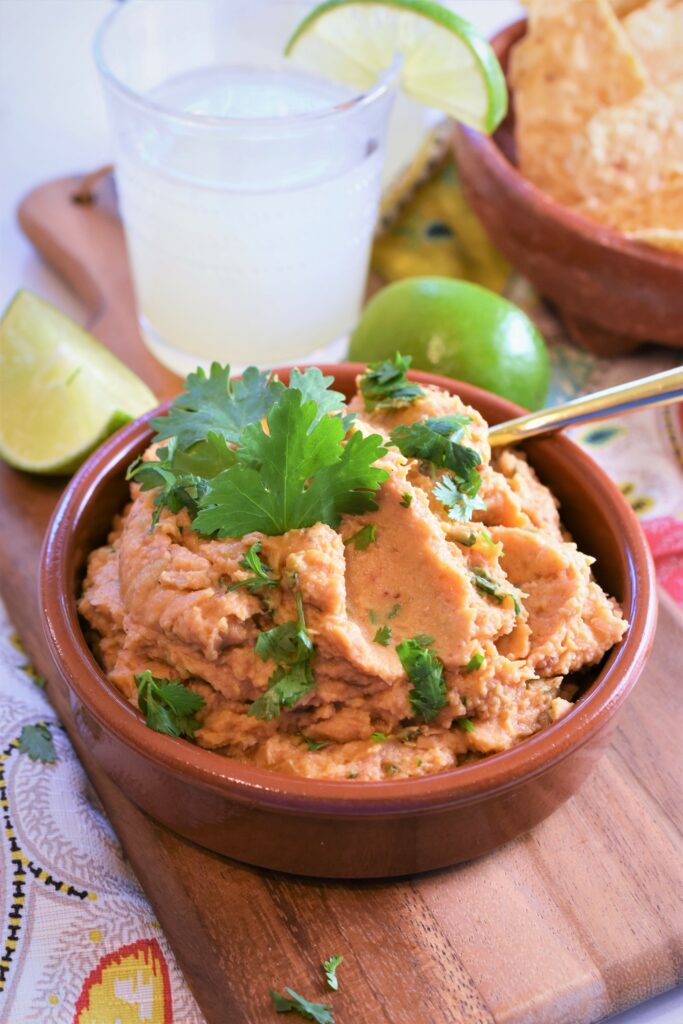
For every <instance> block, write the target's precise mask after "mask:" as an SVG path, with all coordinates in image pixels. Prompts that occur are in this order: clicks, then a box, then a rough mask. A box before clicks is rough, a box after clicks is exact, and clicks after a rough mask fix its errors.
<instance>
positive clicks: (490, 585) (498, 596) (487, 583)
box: [470, 569, 522, 615]
mask: <svg viewBox="0 0 683 1024" xmlns="http://www.w3.org/2000/svg"><path fill="white" fill-rule="evenodd" d="M470 575H471V576H472V579H473V581H474V585H475V587H476V588H477V590H478V591H479V593H480V594H483V595H484V596H485V597H492V598H493V600H494V601H497V602H498V604H502V603H503V601H505V599H506V598H510V600H511V601H512V605H513V607H514V609H515V615H519V614H520V612H521V611H522V608H521V605H520V603H519V601H518V600H517V598H516V596H515V595H514V594H511V593H510V592H509V591H505V590H501V589H500V587H499V585H498V584H497V583H496V581H495V580H494V579H491V577H490V576H489V574H488V573H487V572H485V571H484V570H483V569H471V570H470Z"/></svg>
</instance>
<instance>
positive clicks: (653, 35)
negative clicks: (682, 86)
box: [623, 0, 683, 85]
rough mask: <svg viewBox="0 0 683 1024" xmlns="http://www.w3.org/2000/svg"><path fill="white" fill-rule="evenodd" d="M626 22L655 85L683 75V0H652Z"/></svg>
mask: <svg viewBox="0 0 683 1024" xmlns="http://www.w3.org/2000/svg"><path fill="white" fill-rule="evenodd" d="M623 25H624V28H625V29H626V32H627V33H628V37H629V39H630V40H631V42H632V43H633V47H634V49H635V51H636V53H637V54H638V55H639V56H640V58H641V60H642V61H643V64H644V65H645V67H646V68H647V72H648V74H649V76H650V80H651V81H652V83H653V84H654V85H666V84H667V83H668V82H673V81H674V80H675V79H677V78H682V77H683V0H651V3H649V4H647V5H646V6H645V7H641V8H639V9H638V10H637V11H634V12H633V13H632V14H629V15H628V17H627V18H624V21H623Z"/></svg>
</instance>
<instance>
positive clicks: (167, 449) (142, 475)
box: [127, 363, 353, 528]
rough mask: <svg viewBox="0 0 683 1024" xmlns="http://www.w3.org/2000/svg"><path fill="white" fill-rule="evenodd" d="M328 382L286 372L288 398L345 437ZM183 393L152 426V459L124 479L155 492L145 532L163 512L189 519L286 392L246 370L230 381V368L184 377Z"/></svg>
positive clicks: (339, 402)
mask: <svg viewBox="0 0 683 1024" xmlns="http://www.w3.org/2000/svg"><path fill="white" fill-rule="evenodd" d="M332 381H333V378H332V377H330V376H324V375H323V374H322V373H321V371H320V370H319V369H317V368H316V367H311V368H309V369H306V370H304V371H300V370H296V369H294V370H292V371H291V373H290V379H289V390H292V391H297V392H298V393H299V394H300V395H301V399H302V402H309V401H310V402H313V403H314V405H315V408H316V415H315V421H316V422H317V420H319V419H321V418H322V417H325V416H328V415H336V417H337V418H338V419H340V421H341V422H342V424H343V426H344V429H348V426H349V423H350V420H351V419H352V418H353V417H351V416H348V415H347V416H344V417H342V416H341V411H342V410H343V408H344V396H343V395H342V394H341V393H340V392H338V391H332V390H330V384H331V383H332ZM185 388H186V390H185V391H184V392H183V394H182V395H180V396H179V397H178V398H177V399H176V400H175V401H174V403H173V405H172V406H171V408H170V410H169V412H168V413H167V414H166V415H164V416H158V417H156V418H155V419H154V420H152V423H151V425H152V427H153V428H154V430H155V431H156V434H155V436H154V441H155V442H160V441H168V444H166V445H164V446H163V447H160V448H158V449H157V452H156V459H154V460H148V461H145V462H143V461H142V460H141V459H137V460H136V461H135V462H134V463H133V464H132V465H131V466H130V468H129V470H128V474H127V479H129V480H137V481H138V482H139V483H140V485H141V487H142V489H143V490H145V491H147V490H156V491H157V494H156V495H155V498H154V506H155V511H154V517H153V521H152V528H153V527H154V526H155V525H156V523H157V522H158V519H159V516H160V515H161V512H162V511H163V509H164V508H168V509H169V510H170V511H171V512H173V513H177V512H179V511H180V510H181V509H183V508H186V509H187V510H188V513H189V515H190V518H191V519H194V518H195V517H196V516H197V514H198V512H199V502H200V499H201V498H202V497H203V496H204V495H205V494H206V493H207V491H208V490H209V485H210V481H211V480H213V479H214V478H215V477H217V476H218V475H219V474H220V473H221V472H223V471H224V470H226V469H228V468H229V467H230V466H233V465H234V464H235V462H236V461H237V458H236V455H235V451H234V449H235V446H236V445H238V443H239V441H240V438H241V436H242V433H243V431H244V430H245V429H246V428H247V427H249V426H253V425H254V424H258V423H260V422H261V420H262V419H263V418H264V417H266V416H267V415H268V413H269V411H270V410H271V409H272V408H273V406H274V405H275V404H276V403H277V401H278V399H279V398H280V397H281V396H282V395H283V394H284V393H285V391H286V390H288V389H287V388H286V387H285V385H284V384H283V383H282V382H281V381H279V380H276V379H275V378H274V377H273V376H272V375H270V374H268V373H266V372H262V371H260V370H257V369H256V368H255V367H253V366H252V367H249V368H248V369H247V370H245V371H244V374H243V375H242V377H241V378H239V379H237V380H231V378H230V367H229V366H220V365H219V364H218V363H214V364H213V365H212V367H211V370H210V372H209V375H208V376H207V375H206V374H205V373H204V371H203V370H201V369H199V370H197V372H196V373H191V374H190V375H189V376H188V378H187V380H186V382H185Z"/></svg>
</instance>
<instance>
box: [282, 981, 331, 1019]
mask: <svg viewBox="0 0 683 1024" xmlns="http://www.w3.org/2000/svg"><path fill="white" fill-rule="evenodd" d="M285 992H287V994H288V996H289V998H287V997H286V996H282V995H280V993H279V992H276V991H275V989H271V990H270V998H271V999H272V1000H273V1006H274V1007H275V1009H276V1010H277V1012H278V1013H290V1012H291V1011H292V1010H293V1011H294V1012H295V1013H298V1014H299V1016H300V1017H303V1018H304V1019H305V1020H313V1021H315V1022H316V1024H334V1017H333V1016H332V1011H331V1010H330V1007H329V1005H328V1004H327V1003H311V1002H309V1001H308V999H304V997H303V996H300V995H297V993H296V992H295V991H294V990H293V989H291V988H285Z"/></svg>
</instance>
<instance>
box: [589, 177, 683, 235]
mask: <svg viewBox="0 0 683 1024" xmlns="http://www.w3.org/2000/svg"><path fill="white" fill-rule="evenodd" d="M577 209H579V211H580V212H581V213H585V214H587V215H588V216H590V217H593V219H595V220H599V221H600V222H601V223H602V224H607V225H608V227H611V228H614V229H615V230H616V231H620V232H622V233H623V234H627V235H628V234H630V233H632V232H637V231H645V232H652V231H661V230H665V231H672V232H674V233H681V234H683V177H680V178H673V179H672V180H671V181H670V182H669V183H668V184H667V185H666V187H665V188H662V189H658V190H657V191H656V192H644V193H641V194H640V195H637V196H631V195H629V196H626V197H622V198H621V200H618V201H612V202H610V203H607V204H605V205H603V206H597V205H595V204H592V205H591V204H589V205H584V206H583V207H577Z"/></svg>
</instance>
